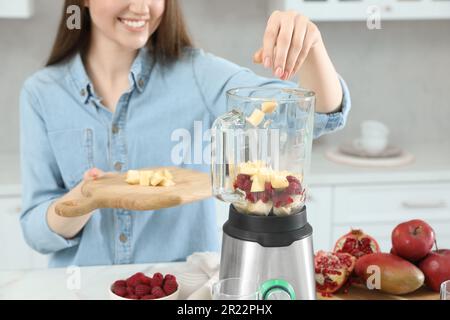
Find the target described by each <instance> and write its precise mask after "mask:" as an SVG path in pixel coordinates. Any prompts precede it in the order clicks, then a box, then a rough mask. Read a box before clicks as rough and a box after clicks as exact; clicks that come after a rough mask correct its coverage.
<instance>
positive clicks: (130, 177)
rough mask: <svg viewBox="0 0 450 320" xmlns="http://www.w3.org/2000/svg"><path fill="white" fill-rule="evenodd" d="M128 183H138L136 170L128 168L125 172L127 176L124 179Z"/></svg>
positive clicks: (138, 178)
mask: <svg viewBox="0 0 450 320" xmlns="http://www.w3.org/2000/svg"><path fill="white" fill-rule="evenodd" d="M125 181H126V182H127V183H128V184H139V181H140V177H139V171H138V170H129V171H128V172H127V178H126V180H125Z"/></svg>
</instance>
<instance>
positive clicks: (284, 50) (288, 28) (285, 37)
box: [273, 19, 294, 78]
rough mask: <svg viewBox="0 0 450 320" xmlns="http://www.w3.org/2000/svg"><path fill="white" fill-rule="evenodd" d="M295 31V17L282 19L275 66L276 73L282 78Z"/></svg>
mask: <svg viewBox="0 0 450 320" xmlns="http://www.w3.org/2000/svg"><path fill="white" fill-rule="evenodd" d="M293 33H294V19H286V20H284V21H282V22H281V27H280V32H279V34H278V38H277V43H276V50H275V53H276V54H275V60H274V67H273V71H274V74H275V75H276V76H277V77H279V78H282V77H283V76H284V75H285V67H286V60H287V57H288V53H289V49H290V47H291V42H292V35H293Z"/></svg>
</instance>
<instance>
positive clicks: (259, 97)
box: [211, 87, 315, 216]
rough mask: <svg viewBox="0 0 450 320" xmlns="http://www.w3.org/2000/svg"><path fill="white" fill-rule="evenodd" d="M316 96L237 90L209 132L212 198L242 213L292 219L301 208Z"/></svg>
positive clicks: (274, 90) (229, 94)
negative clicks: (285, 216)
mask: <svg viewBox="0 0 450 320" xmlns="http://www.w3.org/2000/svg"><path fill="white" fill-rule="evenodd" d="M314 102H315V95H314V93H313V92H311V91H307V90H304V89H300V88H298V89H297V88H295V89H293V88H263V87H257V88H237V89H232V90H230V91H228V92H227V105H228V110H230V111H229V112H227V113H226V114H224V115H222V116H220V117H219V118H217V120H216V121H215V122H214V124H213V127H212V159H211V160H212V168H211V169H212V186H213V194H214V196H215V197H217V198H218V199H220V200H223V201H226V202H230V203H232V204H233V205H234V207H235V208H236V209H237V210H238V211H239V212H241V213H246V214H252V215H266V216H267V215H277V216H284V215H291V214H293V213H296V212H298V211H299V210H300V209H301V208H302V207H303V206H304V203H305V198H306V192H307V184H306V179H305V177H306V176H307V175H308V169H309V163H310V157H311V146H312V138H313V125H314Z"/></svg>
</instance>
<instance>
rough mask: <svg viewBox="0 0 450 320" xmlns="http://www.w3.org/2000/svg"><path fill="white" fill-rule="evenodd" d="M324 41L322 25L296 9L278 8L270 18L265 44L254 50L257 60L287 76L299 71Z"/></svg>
mask: <svg viewBox="0 0 450 320" xmlns="http://www.w3.org/2000/svg"><path fill="white" fill-rule="evenodd" d="M321 42H322V37H321V35H320V31H319V29H318V28H317V26H316V25H315V24H314V23H312V22H311V21H310V20H309V19H308V18H307V17H305V16H303V15H301V14H299V13H298V12H295V11H286V12H282V11H275V12H273V13H272V14H271V16H270V18H269V21H268V22H267V27H266V31H265V33H264V40H263V47H262V48H261V49H259V50H258V51H257V52H256V53H255V54H254V56H253V61H254V62H255V63H262V64H263V65H264V67H265V68H271V69H272V71H273V73H274V75H275V76H277V77H278V78H280V79H282V80H287V79H289V78H290V77H292V76H293V75H295V74H296V73H297V72H298V70H299V69H300V67H301V66H302V64H303V63H304V62H305V60H306V58H307V57H308V54H309V53H310V51H311V49H312V48H313V47H314V46H315V45H316V44H318V43H321Z"/></svg>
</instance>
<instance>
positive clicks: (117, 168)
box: [114, 162, 122, 171]
mask: <svg viewBox="0 0 450 320" xmlns="http://www.w3.org/2000/svg"><path fill="white" fill-rule="evenodd" d="M114 169H115V170H116V171H120V170H122V164H121V163H120V162H116V163H115V164H114Z"/></svg>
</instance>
